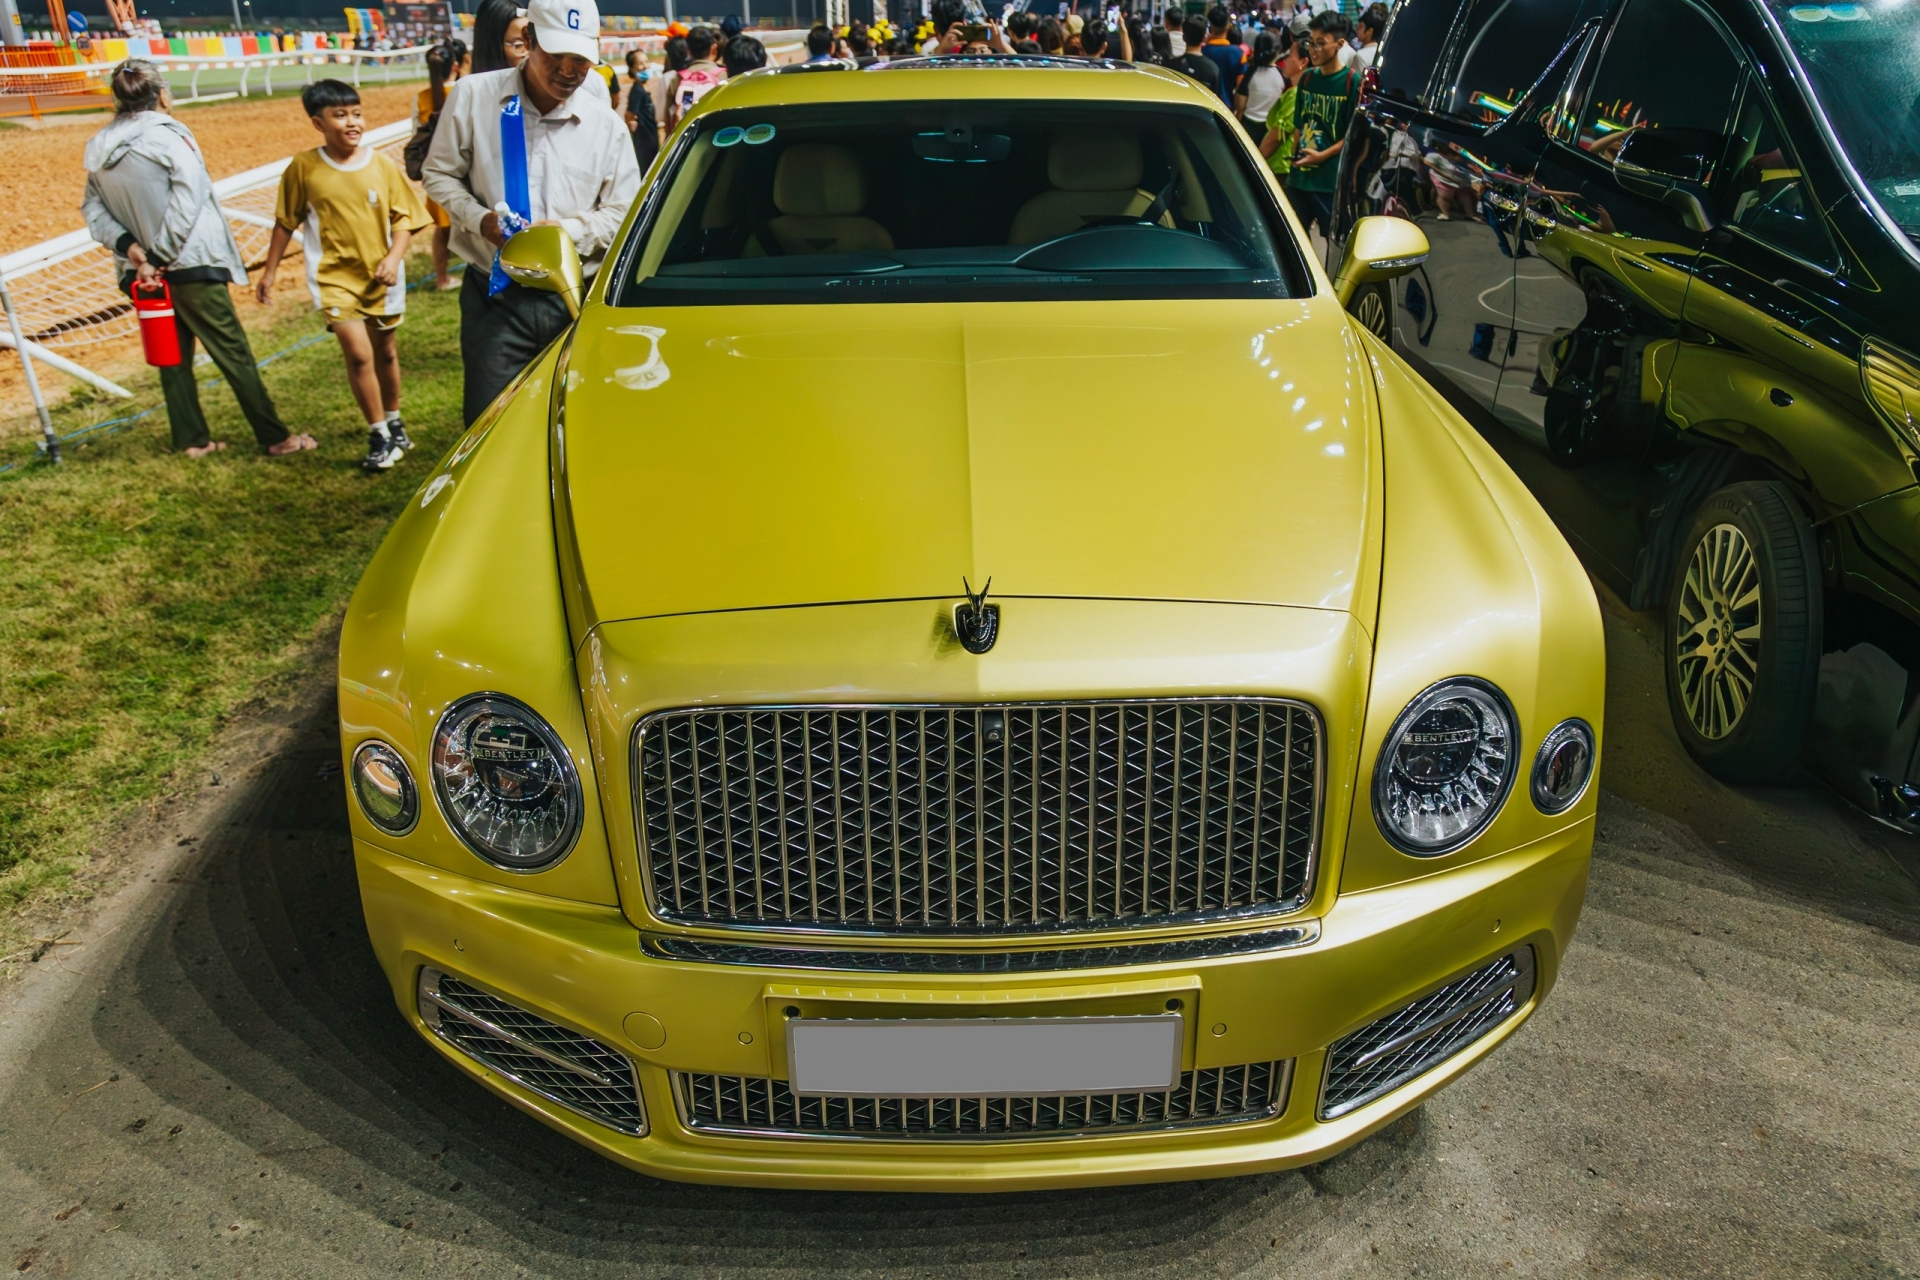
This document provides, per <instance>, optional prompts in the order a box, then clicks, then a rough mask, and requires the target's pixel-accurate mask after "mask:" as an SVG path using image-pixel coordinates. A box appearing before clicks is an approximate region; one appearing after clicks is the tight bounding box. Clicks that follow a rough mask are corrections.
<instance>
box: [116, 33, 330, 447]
mask: <svg viewBox="0 0 1920 1280" xmlns="http://www.w3.org/2000/svg"><path fill="white" fill-rule="evenodd" d="M169 105H171V104H170V103H169V101H168V97H167V85H166V81H164V80H163V79H161V77H160V69H159V68H158V67H156V66H154V65H153V64H152V63H151V62H144V61H141V60H139V59H133V58H130V59H128V60H127V61H125V62H123V63H121V64H120V65H119V66H117V67H115V68H114V69H113V110H114V116H113V123H111V124H109V125H108V126H107V127H106V128H104V129H102V130H101V131H100V132H99V133H97V134H95V135H94V136H93V138H92V139H91V140H90V141H89V142H88V143H87V152H86V161H85V163H86V167H87V194H86V198H85V199H83V200H82V201H81V203H80V210H81V212H82V213H84V214H85V215H86V219H87V229H88V230H90V231H91V232H92V233H93V238H94V239H95V240H98V241H99V242H100V243H101V244H103V245H105V246H106V247H107V248H109V249H111V250H113V259H114V266H115V267H117V268H118V269H119V271H120V287H121V288H123V289H126V290H128V291H129V293H131V290H132V287H133V284H134V282H135V281H136V280H140V281H146V280H151V279H154V278H155V277H158V276H164V277H165V278H166V281H167V285H168V287H169V288H171V289H172V290H173V315H174V324H175V325H177V326H178V328H179V333H180V354H181V361H180V363H179V364H177V365H175V366H174V367H173V368H171V369H162V370H160V388H161V391H162V392H163V393H164V394H165V395H166V399H167V418H168V420H169V421H170V422H171V423H172V424H173V447H174V448H176V449H179V450H182V451H184V452H185V453H186V455H187V456H188V457H190V458H204V457H206V456H207V455H208V454H210V453H212V452H214V451H215V450H217V449H224V448H226V445H224V444H222V443H220V442H219V441H216V440H213V439H211V438H210V437H209V436H208V434H207V418H206V415H205V414H204V413H202V412H201V409H200V387H199V383H198V382H197V381H196V379H195V378H194V376H193V344H194V340H195V339H196V338H197V339H198V340H199V341H200V342H201V343H203V344H205V346H206V348H207V355H208V356H210V357H211V358H212V359H213V363H214V364H215V365H216V366H217V367H218V368H219V370H220V372H221V373H223V374H225V375H226V378H227V385H228V386H229V387H232V388H233V394H234V398H235V399H236V400H238V401H239V402H240V411H241V412H242V413H244V414H246V416H247V422H248V424H249V425H251V426H252V427H253V434H254V436H255V437H256V438H257V439H258V440H259V441H260V447H261V448H262V449H264V450H266V451H267V452H268V453H270V454H272V455H274V456H275V457H283V456H285V455H287V454H290V453H299V452H300V451H301V450H303V449H311V448H313V447H314V445H315V441H314V439H313V437H312V436H310V435H304V434H303V435H294V434H292V433H291V432H289V431H288V430H287V428H286V425H285V424H284V423H282V422H281V421H280V415H279V414H278V413H277V412H276V411H275V410H274V407H273V398H272V397H271V396H269V395H268V394H267V388H266V385H265V384H264V383H263V382H261V381H260V370H259V368H258V367H257V366H256V365H255V364H254V360H253V348H252V346H251V345H249V344H248V342H247V334H246V330H245V329H243V328H241V327H240V317H239V316H238V315H236V314H235V313H234V310H233V299H232V298H231V297H230V296H229V295H228V293H227V285H228V284H229V283H232V284H240V285H244V284H245V283H246V282H247V263H246V259H244V258H242V257H241V256H240V246H239V245H238V244H237V243H235V241H234V238H233V231H232V229H231V228H229V227H228V226H227V219H226V215H224V214H222V213H221V212H220V204H219V201H217V200H216V199H214V195H213V179H212V178H211V177H210V176H209V175H208V173H207V165H206V161H204V160H202V159H201V158H200V148H199V146H198V145H196V144H195V142H194V140H193V133H192V131H191V130H189V129H188V128H187V127H186V126H185V125H183V124H181V123H180V122H179V121H177V120H175V119H174V118H173V117H172V116H170V115H168V114H167V108H168V106H169Z"/></svg>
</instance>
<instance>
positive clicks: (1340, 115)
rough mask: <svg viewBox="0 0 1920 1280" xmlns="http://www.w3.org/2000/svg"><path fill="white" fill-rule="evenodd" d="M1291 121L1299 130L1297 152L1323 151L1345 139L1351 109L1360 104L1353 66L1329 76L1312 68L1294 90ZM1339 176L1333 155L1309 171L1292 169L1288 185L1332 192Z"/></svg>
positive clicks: (1338, 166)
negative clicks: (1298, 147)
mask: <svg viewBox="0 0 1920 1280" xmlns="http://www.w3.org/2000/svg"><path fill="white" fill-rule="evenodd" d="M1295 96H1296V99H1297V100H1296V102H1295V103H1294V108H1293V118H1294V120H1295V121H1296V122H1297V123H1298V125H1299V128H1300V150H1302V151H1324V150H1326V149H1327V148H1328V147H1330V146H1332V145H1333V144H1334V143H1336V142H1338V141H1340V139H1342V138H1344V137H1346V136H1347V126H1348V125H1350V124H1352V123H1353V112H1354V108H1355V107H1356V106H1357V105H1358V104H1359V101H1360V77H1359V75H1358V74H1356V73H1355V71H1354V70H1353V68H1352V67H1343V68H1341V69H1340V70H1339V71H1336V72H1334V73H1333V74H1332V75H1330V76H1328V75H1322V74H1320V70H1319V68H1317V67H1315V68H1311V69H1309V70H1308V71H1307V73H1306V74H1305V75H1302V76H1301V77H1300V83H1299V85H1298V86H1297V87H1296V90H1295ZM1339 174H1340V157H1339V156H1332V157H1330V158H1328V159H1327V160H1325V161H1323V162H1322V163H1320V164H1317V165H1313V166H1311V167H1308V168H1300V167H1298V166H1295V168H1294V170H1293V173H1292V174H1291V176H1290V177H1289V179H1288V185H1289V186H1291V187H1294V188H1295V189H1297V190H1300V191H1331V190H1333V185H1334V181H1335V179H1337V178H1338V177H1339Z"/></svg>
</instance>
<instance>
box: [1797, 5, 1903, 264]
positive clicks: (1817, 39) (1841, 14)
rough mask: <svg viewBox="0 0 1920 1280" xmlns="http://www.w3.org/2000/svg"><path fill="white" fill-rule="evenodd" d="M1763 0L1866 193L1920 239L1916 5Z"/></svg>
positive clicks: (1889, 215)
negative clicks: (1770, 5) (1783, 33)
mask: <svg viewBox="0 0 1920 1280" xmlns="http://www.w3.org/2000/svg"><path fill="white" fill-rule="evenodd" d="M1770 2H1771V4H1772V7H1773V10H1774V13H1775V15H1776V17H1777V18H1778V19H1779V20H1780V22H1781V26H1782V29H1783V30H1784V31H1785V32H1786V35H1787V40H1788V43H1790V44H1791V45H1792V46H1793V51H1794V53H1795V54H1796V55H1797V56H1798V57H1799V59H1800V63H1801V65H1802V66H1803V67H1804V68H1805V69H1806V71H1807V76H1808V79H1809V80H1810V81H1811V82H1812V84H1813V89H1814V93H1815V95H1816V96H1817V97H1818V100H1819V107H1820V109H1821V110H1822V111H1823V112H1824V113H1825V115H1826V118H1827V122H1828V124H1829V125H1830V126H1831V128H1832V129H1833V132H1834V135H1835V137H1836V138H1837V139H1838V141H1839V143H1840V148H1841V150H1842V151H1843V152H1844V153H1845V155H1846V158H1847V160H1848V161H1849V162H1851V164H1852V165H1853V168H1854V170H1855V171H1856V172H1857V173H1859V175H1860V179H1861V181H1862V182H1863V183H1865V185H1866V188H1867V190H1866V192H1865V194H1866V195H1867V196H1868V197H1869V198H1870V199H1871V200H1872V201H1873V202H1874V203H1875V204H1877V205H1879V206H1880V208H1881V209H1882V210H1884V211H1885V213H1886V215H1887V217H1888V219H1889V220H1890V221H1891V222H1893V223H1894V224H1895V225H1896V226H1898V227H1899V228H1900V230H1901V231H1902V232H1903V233H1904V234H1905V235H1906V237H1907V239H1908V240H1910V241H1912V242H1913V243H1914V244H1916V245H1920V5H1915V4H1898V3H1887V4H1829V5H1816V4H1804V3H1801V0H1770Z"/></svg>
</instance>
